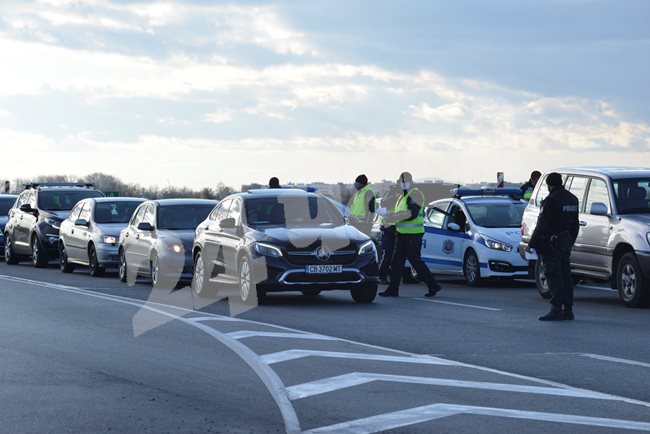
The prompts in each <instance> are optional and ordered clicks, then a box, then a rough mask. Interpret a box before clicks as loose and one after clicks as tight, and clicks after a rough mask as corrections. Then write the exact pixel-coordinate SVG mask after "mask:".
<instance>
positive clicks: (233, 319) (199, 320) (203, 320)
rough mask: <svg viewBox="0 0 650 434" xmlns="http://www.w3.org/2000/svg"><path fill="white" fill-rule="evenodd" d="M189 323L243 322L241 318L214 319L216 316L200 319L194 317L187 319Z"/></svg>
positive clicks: (200, 317) (201, 317) (225, 317)
mask: <svg viewBox="0 0 650 434" xmlns="http://www.w3.org/2000/svg"><path fill="white" fill-rule="evenodd" d="M192 312H194V313H197V312H196V311H192ZM187 320H188V321H192V322H206V321H224V322H228V321H231V322H232V321H234V322H241V321H242V320H240V319H239V318H233V317H230V316H223V317H214V316H199V317H192V318H187Z"/></svg>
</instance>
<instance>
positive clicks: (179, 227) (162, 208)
mask: <svg viewBox="0 0 650 434" xmlns="http://www.w3.org/2000/svg"><path fill="white" fill-rule="evenodd" d="M217 203H218V202H217V201H215V200H206V199H159V200H149V201H146V202H144V203H143V204H141V205H140V206H139V207H138V208H137V209H136V210H135V212H134V213H133V216H132V217H131V219H130V220H129V223H128V225H127V226H126V228H124V229H123V230H122V231H121V232H120V237H119V240H118V245H119V247H118V261H119V266H118V274H119V277H120V280H121V281H122V282H127V281H128V282H129V283H130V284H133V283H134V282H135V279H136V278H137V277H138V276H148V277H151V281H152V283H153V285H154V286H161V285H164V286H168V287H174V286H176V285H177V284H178V283H179V282H190V281H191V280H192V272H193V269H194V267H193V263H192V242H193V241H194V231H195V229H196V227H197V226H198V225H199V223H201V222H202V221H203V220H205V218H206V217H207V216H208V214H209V213H210V211H212V209H213V208H214V207H215V205H216V204H217Z"/></svg>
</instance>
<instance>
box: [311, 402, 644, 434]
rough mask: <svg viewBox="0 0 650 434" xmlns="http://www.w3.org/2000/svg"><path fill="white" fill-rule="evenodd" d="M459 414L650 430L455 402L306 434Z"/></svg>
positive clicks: (342, 433) (370, 429) (348, 432)
mask: <svg viewBox="0 0 650 434" xmlns="http://www.w3.org/2000/svg"><path fill="white" fill-rule="evenodd" d="M457 414H474V415H481V416H496V417H507V418H512V419H524V420H538V421H543V422H558V423H568V424H574V425H588V426H599V427H605V428H617V429H628V430H637V431H650V423H647V422H637V421H631V420H622V419H608V418H602V417H589V416H576V415H573V414H562V413H543V412H538V411H524V410H513V409H509V408H494V407H476V406H469V405H455V404H432V405H425V406H422V407H416V408H411V409H408V410H401V411H396V412H393V413H386V414H382V415H379V416H371V417H367V418H363V419H357V420H353V421H350V422H343V423H339V424H336V425H331V426H326V427H321V428H314V429H311V430H308V431H305V433H306V434H307V433H308V434H325V433H337V434H353V433H355V434H356V433H375V432H380V431H386V430H389V429H395V428H401V427H404V426H408V425H414V424H417V423H422V422H428V421H432V420H435V419H440V418H443V417H448V416H454V415H457Z"/></svg>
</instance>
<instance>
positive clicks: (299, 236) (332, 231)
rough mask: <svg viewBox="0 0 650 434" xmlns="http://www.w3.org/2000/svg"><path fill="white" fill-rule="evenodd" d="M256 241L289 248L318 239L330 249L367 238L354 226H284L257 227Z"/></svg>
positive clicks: (306, 245)
mask: <svg viewBox="0 0 650 434" xmlns="http://www.w3.org/2000/svg"><path fill="white" fill-rule="evenodd" d="M256 238H257V241H263V242H269V243H273V244H276V245H282V246H284V247H290V248H298V249H300V248H306V247H309V246H311V245H313V244H314V243H317V242H318V241H319V240H321V241H320V243H321V244H323V245H326V246H328V247H329V248H330V249H332V250H336V249H340V248H343V247H347V246H349V245H350V243H354V244H358V243H360V242H363V241H367V240H369V238H368V237H367V236H366V235H364V234H363V233H361V232H359V231H358V230H357V229H356V228H354V227H352V226H349V225H343V226H337V227H330V228H284V227H272V228H265V229H258V232H257V237H256Z"/></svg>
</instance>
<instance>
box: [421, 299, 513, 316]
mask: <svg viewBox="0 0 650 434" xmlns="http://www.w3.org/2000/svg"><path fill="white" fill-rule="evenodd" d="M412 300H420V301H428V302H430V303H441V304H449V305H452V306H460V307H468V308H470V309H483V310H491V311H495V312H501V311H502V310H503V309H497V308H496V307H486V306H477V305H475V304H463V303H454V302H451V301H444V300H432V299H429V298H419V297H416V298H413V299H412Z"/></svg>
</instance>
